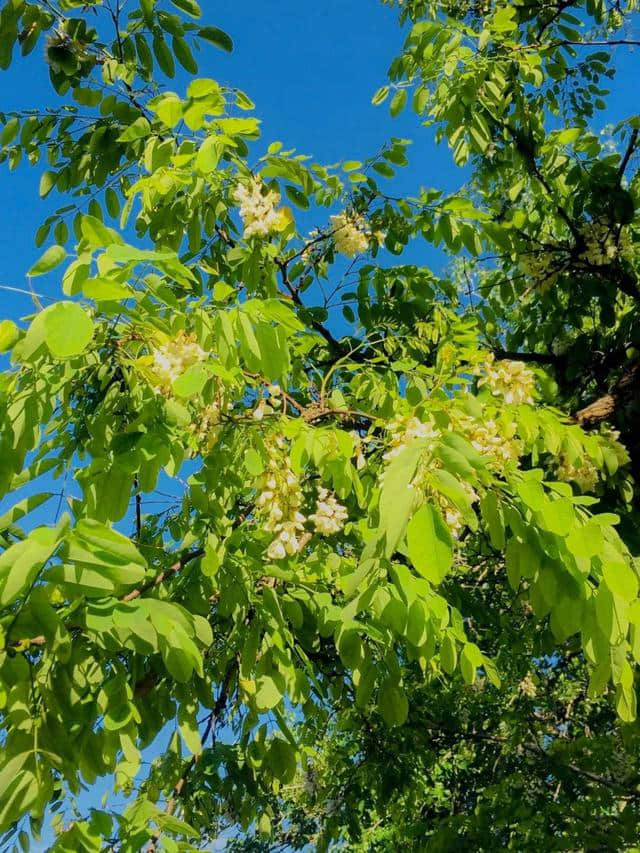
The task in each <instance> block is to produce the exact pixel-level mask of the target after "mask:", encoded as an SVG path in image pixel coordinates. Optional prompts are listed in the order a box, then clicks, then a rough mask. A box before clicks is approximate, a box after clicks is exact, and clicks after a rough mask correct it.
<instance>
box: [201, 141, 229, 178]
mask: <svg viewBox="0 0 640 853" xmlns="http://www.w3.org/2000/svg"><path fill="white" fill-rule="evenodd" d="M223 152H224V148H223V145H222V143H221V142H220V140H219V139H218V138H217V137H215V136H209V137H207V138H206V139H205V141H204V142H203V143H202V145H201V146H200V150H199V151H198V154H197V156H196V161H195V167H196V169H197V170H198V171H199V172H204V173H205V174H208V173H209V172H213V171H214V170H215V169H216V168H217V166H218V163H219V162H220V158H221V156H222V154H223Z"/></svg>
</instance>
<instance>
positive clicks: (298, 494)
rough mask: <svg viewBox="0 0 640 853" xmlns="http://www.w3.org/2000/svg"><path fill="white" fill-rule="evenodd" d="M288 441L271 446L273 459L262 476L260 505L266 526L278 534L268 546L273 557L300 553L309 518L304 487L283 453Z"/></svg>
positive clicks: (276, 442) (277, 442)
mask: <svg viewBox="0 0 640 853" xmlns="http://www.w3.org/2000/svg"><path fill="white" fill-rule="evenodd" d="M283 449H284V442H280V441H275V442H274V441H272V442H271V443H270V444H269V445H268V452H269V456H270V458H269V462H268V464H267V469H266V471H265V472H264V473H263V474H262V476H261V478H260V489H261V491H260V494H259V495H258V497H257V499H256V507H257V508H258V510H259V511H260V512H261V514H262V515H263V516H264V522H263V525H262V526H263V529H264V530H266V531H268V532H269V533H273V534H274V539H273V541H272V542H271V544H270V545H269V547H268V548H267V557H268V558H269V559H270V560H283V559H284V558H285V557H286V556H287V554H289V555H293V554H296V553H297V552H298V551H299V550H300V548H301V547H302V546H301V542H300V537H299V534H300V533H302V532H303V531H304V521H305V518H304V516H303V515H302V513H301V512H300V506H301V504H302V489H301V488H300V483H299V481H298V478H297V477H296V475H295V474H294V472H293V470H292V468H291V462H290V460H289V458H288V456H286V454H285V453H284V452H283Z"/></svg>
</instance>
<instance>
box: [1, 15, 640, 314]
mask: <svg viewBox="0 0 640 853" xmlns="http://www.w3.org/2000/svg"><path fill="white" fill-rule="evenodd" d="M167 5H169V4H167ZM202 7H203V11H204V15H203V17H204V20H205V21H206V23H211V24H215V25H216V26H219V27H221V28H222V29H224V30H226V31H227V32H228V33H229V34H230V35H231V36H232V38H233V39H234V42H235V51H234V53H233V54H232V55H228V54H226V53H223V52H221V51H220V50H217V49H216V48H214V47H212V46H208V45H205V48H206V50H203V52H202V53H201V54H200V55H199V56H198V61H199V66H200V69H199V76H202V77H213V78H214V79H217V80H219V81H220V82H222V83H225V84H229V85H232V86H237V87H239V88H241V89H244V90H245V91H246V92H247V93H248V94H249V95H250V96H251V97H252V99H253V100H254V101H255V103H256V107H257V108H256V112H257V115H258V116H259V117H260V118H261V119H262V121H263V125H262V129H263V137H262V142H259V143H257V145H256V146H255V147H254V151H255V153H256V155H260V154H262V153H263V151H264V148H266V145H267V144H268V143H269V142H271V141H273V140H276V139H279V140H281V141H282V142H283V143H284V144H285V146H286V147H295V148H296V149H297V150H298V151H299V152H301V153H307V154H311V155H313V157H314V158H315V159H316V160H317V161H319V162H324V163H332V162H336V161H338V160H344V159H361V158H364V157H366V156H369V155H371V154H373V153H374V152H375V151H376V150H377V149H378V148H379V147H380V146H381V145H382V144H383V143H384V142H385V141H386V140H388V139H389V137H390V136H392V135H395V136H403V137H408V138H411V139H413V140H414V144H413V145H412V146H411V148H410V149H409V157H410V166H409V167H408V168H406V169H401V170H399V176H398V178H397V179H396V180H395V182H394V183H393V188H394V192H396V193H398V194H400V193H403V192H404V193H411V192H413V191H415V190H416V189H417V188H418V187H419V186H420V185H423V186H437V187H439V188H442V189H445V190H452V189H454V188H455V187H457V186H459V185H460V183H461V182H462V180H463V174H462V173H461V171H460V170H459V169H456V168H455V167H454V166H453V165H452V163H451V158H450V155H449V152H448V150H447V148H446V146H444V145H441V146H436V145H435V144H434V142H433V134H432V131H430V130H429V129H425V128H422V127H420V121H419V119H418V118H417V117H416V116H415V115H413V114H412V113H411V112H410V111H407V112H405V113H403V114H402V115H401V116H400V117H399V118H397V119H392V118H391V117H390V116H389V113H388V110H387V108H386V106H383V107H373V106H372V105H371V96H372V94H373V92H374V91H375V90H376V89H377V88H378V87H379V86H380V85H381V84H382V83H383V82H385V75H386V71H387V68H388V66H389V63H390V61H391V60H392V59H393V57H394V56H395V55H397V53H398V52H399V50H400V46H401V44H402V40H403V33H402V32H401V30H400V28H399V26H398V23H397V16H396V13H395V12H394V10H392V9H390V8H388V7H386V6H382V4H381V3H379V2H376V0H324V2H322V3H318V2H309V0H306V2H305V0H271V2H268V0H267V2H256V0H254V2H248V3H243V4H240V3H238V2H237V0H218V2H216V3H215V4H214V3H207V2H206V0H205V2H202ZM14 57H15V61H14V64H13V66H12V68H11V69H10V70H9V71H8V72H0V94H1V98H0V109H1V110H2V111H7V112H8V111H10V110H12V109H19V108H25V107H36V106H39V107H42V106H43V105H45V104H46V105H48V106H54V105H56V104H57V103H59V101H60V99H59V98H58V97H57V96H56V95H55V94H54V93H53V91H52V89H51V87H50V85H49V82H48V74H47V69H46V66H45V63H44V62H43V61H42V46H41V45H39V46H38V47H37V48H36V49H35V50H34V51H33V53H32V54H31V55H30V56H29V57H27V58H26V59H23V58H22V57H20V56H19V54H14ZM618 58H619V65H620V70H621V73H620V75H619V77H618V79H617V82H616V84H615V87H614V88H615V95H614V97H613V98H612V99H611V105H610V108H609V110H608V111H607V113H603V114H600V117H599V118H598V119H597V121H598V122H599V123H601V124H604V123H606V121H615V120H617V119H619V118H621V117H623V116H625V115H627V114H629V113H630V112H632V111H633V110H634V105H635V104H636V103H637V91H636V88H637V84H636V79H637V73H636V74H634V71H636V72H637V69H638V68H639V67H640V66H638V63H637V60H636V55H634V54H633V53H632V52H630V51H628V50H626V49H621V50H620V51H619V52H618ZM167 82H168V88H171V89H174V90H175V91H178V92H184V87H185V85H186V77H185V76H184V75H182V76H180V75H178V77H177V78H176V79H175V80H173V81H167ZM44 168H46V166H45V165H43V164H40V165H38V166H36V167H35V168H31V167H28V166H26V165H22V166H21V167H20V168H19V169H18V170H17V171H16V172H9V170H8V168H7V166H6V164H4V165H3V166H0V198H2V200H3V202H4V203H3V204H2V206H0V284H4V285H12V286H15V287H24V286H25V278H24V275H25V272H26V270H27V269H28V268H29V267H30V266H31V264H32V263H33V261H34V260H35V259H36V258H37V257H38V255H39V254H40V251H41V250H38V249H36V248H35V246H34V242H33V235H34V233H35V230H36V228H37V227H38V226H39V225H40V224H41V223H42V221H43V220H44V218H45V217H46V215H47V214H48V213H49V212H50V211H52V210H54V209H55V208H56V207H58V206H61V205H62V204H64V203H66V198H63V197H62V196H60V195H58V194H57V193H56V192H55V191H54V193H52V194H51V195H50V196H49V198H48V199H46V200H45V201H40V200H39V198H38V182H39V176H40V173H41V171H42V170H44ZM435 257H436V256H435V255H434V253H433V251H430V250H429V248H428V247H427V246H426V245H425V246H424V248H423V249H420V250H419V251H418V252H415V251H412V253H411V260H412V261H413V262H418V263H419V262H421V261H423V260H424V262H426V263H428V262H429V261H433V260H434V259H435ZM36 284H37V289H40V290H41V291H44V292H45V293H48V294H51V295H52V296H57V295H58V294H59V289H58V284H57V279H56V278H53V277H52V278H51V279H46V280H43V279H39V280H38V281H37V282H36ZM0 300H2V301H1V304H2V311H1V312H0V314H1V315H2V317H7V316H9V317H12V318H17V317H20V316H22V315H24V314H25V313H28V312H29V310H30V308H31V302H30V300H29V298H28V297H26V296H18V295H10V294H8V293H7V292H6V291H0Z"/></svg>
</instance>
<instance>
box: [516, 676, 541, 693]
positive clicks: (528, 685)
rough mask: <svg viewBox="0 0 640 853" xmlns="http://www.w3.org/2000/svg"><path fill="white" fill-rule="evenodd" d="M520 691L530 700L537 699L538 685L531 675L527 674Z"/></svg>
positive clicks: (519, 686)
mask: <svg viewBox="0 0 640 853" xmlns="http://www.w3.org/2000/svg"><path fill="white" fill-rule="evenodd" d="M518 690H519V691H520V693H522V694H523V695H524V696H527V697H528V698H529V699H535V697H536V696H537V693H538V688H537V687H536V683H535V681H534V680H533V678H532V677H531V674H530V673H527V675H525V677H524V678H523V679H522V681H521V682H520V683H519V684H518Z"/></svg>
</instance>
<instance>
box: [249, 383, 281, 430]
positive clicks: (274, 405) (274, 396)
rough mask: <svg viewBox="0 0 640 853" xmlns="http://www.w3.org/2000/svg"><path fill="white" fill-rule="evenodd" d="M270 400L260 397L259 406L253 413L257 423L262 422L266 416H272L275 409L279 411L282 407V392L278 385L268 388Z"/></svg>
mask: <svg viewBox="0 0 640 853" xmlns="http://www.w3.org/2000/svg"><path fill="white" fill-rule="evenodd" d="M267 392H268V395H269V397H268V399H266V398H265V397H263V396H260V399H259V400H258V405H257V406H256V407H255V409H254V410H253V412H252V417H253V419H254V420H255V421H261V420H262V419H263V418H264V416H265V415H272V414H273V413H274V411H275V409H279V408H280V406H281V405H282V397H281V394H282V391H281V389H280V388H279V386H278V385H268V386H267Z"/></svg>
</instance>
